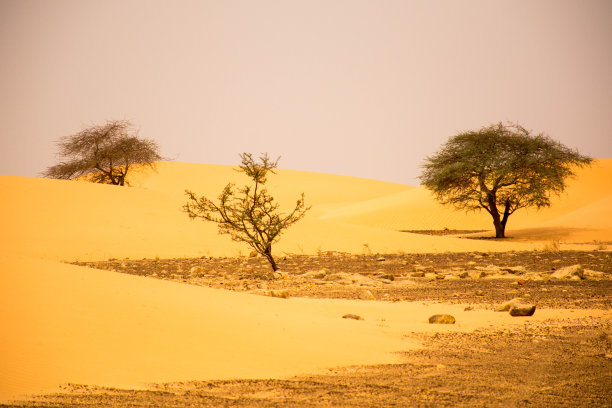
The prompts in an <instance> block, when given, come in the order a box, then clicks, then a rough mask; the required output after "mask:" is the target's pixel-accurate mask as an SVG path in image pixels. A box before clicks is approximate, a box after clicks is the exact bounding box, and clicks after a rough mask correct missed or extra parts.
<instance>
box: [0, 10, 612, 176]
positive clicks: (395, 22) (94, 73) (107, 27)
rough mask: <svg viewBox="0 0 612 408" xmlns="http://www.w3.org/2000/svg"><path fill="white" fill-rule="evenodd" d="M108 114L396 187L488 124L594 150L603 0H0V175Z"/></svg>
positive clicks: (609, 50)
mask: <svg viewBox="0 0 612 408" xmlns="http://www.w3.org/2000/svg"><path fill="white" fill-rule="evenodd" d="M114 119H127V120H130V121H132V122H133V123H134V125H135V126H136V127H137V128H138V129H139V135H140V136H141V137H144V138H149V139H153V140H155V141H156V142H157V143H158V144H159V146H160V152H161V154H162V155H163V156H165V157H167V158H169V159H172V160H176V161H181V162H193V163H212V164H230V165H237V164H239V157H238V155H239V154H240V153H242V152H251V153H255V154H257V153H261V152H268V153H269V154H270V155H271V156H273V157H277V156H281V159H280V162H279V167H281V168H286V169H293V170H305V171H316V172H323V173H332V174H341V175H349V176H356V177H365V178H371V179H377V180H384V181H391V182H397V183H403V184H410V185H418V184H419V181H418V175H419V174H420V171H421V167H420V166H421V165H422V164H423V160H424V159H425V158H426V157H427V156H428V155H431V154H433V153H435V152H436V151H437V150H438V149H439V148H440V147H441V145H442V144H443V143H444V142H445V141H446V140H447V139H448V138H449V137H451V136H453V135H455V134H457V133H459V132H461V131H465V130H477V129H479V128H481V127H482V126H486V125H488V124H491V123H497V122H499V121H502V122H506V121H512V122H519V123H520V124H522V125H523V126H525V127H526V128H528V129H531V130H533V131H534V132H535V133H540V132H544V133H546V134H548V135H549V136H551V137H552V138H554V139H556V140H559V141H560V142H562V143H563V144H566V145H567V146H570V147H572V148H576V149H578V150H579V151H580V152H581V153H583V154H588V155H591V156H593V157H612V1H609V0H583V1H579V0H573V1H566V0H529V1H527V0H523V1H516V0H513V1H496V0H482V1H480V0H462V1H441V0H438V1H436V0H427V1H411V0H403V1H394V0H380V1H371V0H367V1H366V0H304V1H292V0H258V1H250V0H243V1H237V0H223V1H221V0H218V1H207V0H200V1H188V0H177V1H156V0H142V1H140V0H53V1H51V0H47V1H45V0H0V174H4V175H17V176H31V177H37V176H39V175H40V173H41V172H42V171H44V170H45V169H46V168H47V167H48V166H51V165H53V164H56V163H57V162H58V160H59V157H58V156H57V147H56V145H55V142H56V141H57V140H58V139H59V138H61V137H62V136H67V135H71V134H74V133H77V132H78V131H80V130H81V129H83V128H86V127H88V126H91V125H94V124H101V123H104V122H105V121H107V120H114Z"/></svg>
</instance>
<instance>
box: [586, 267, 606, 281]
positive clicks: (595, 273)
mask: <svg viewBox="0 0 612 408" xmlns="http://www.w3.org/2000/svg"><path fill="white" fill-rule="evenodd" d="M584 276H586V277H589V278H595V279H602V278H604V277H605V276H606V274H605V273H603V272H598V271H592V270H590V269H585V270H584Z"/></svg>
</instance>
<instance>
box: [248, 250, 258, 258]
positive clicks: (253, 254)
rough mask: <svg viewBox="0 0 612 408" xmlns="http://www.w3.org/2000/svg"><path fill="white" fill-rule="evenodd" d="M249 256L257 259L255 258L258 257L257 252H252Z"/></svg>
mask: <svg viewBox="0 0 612 408" xmlns="http://www.w3.org/2000/svg"><path fill="white" fill-rule="evenodd" d="M249 256H250V257H251V258H255V257H256V256H257V251H252V252H251V253H250V254H249Z"/></svg>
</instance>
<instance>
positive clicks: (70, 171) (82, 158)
mask: <svg viewBox="0 0 612 408" xmlns="http://www.w3.org/2000/svg"><path fill="white" fill-rule="evenodd" d="M57 144H58V146H59V155H60V157H61V161H60V163H59V164H57V165H55V166H51V167H49V168H47V170H46V171H45V172H44V173H43V176H44V177H49V178H58V179H66V180H68V179H74V178H77V177H82V176H86V175H88V176H89V180H91V181H93V182H95V183H105V184H114V185H119V186H123V185H125V183H126V176H127V174H128V171H129V170H130V169H131V168H132V167H133V166H134V165H145V166H150V167H153V166H154V163H155V161H158V160H161V159H162V157H161V156H160V155H159V153H158V150H159V147H158V146H157V144H156V143H155V142H154V141H152V140H149V139H141V138H139V137H138V135H137V132H136V131H135V130H134V126H133V125H132V124H131V123H130V122H129V121H126V120H114V121H108V122H106V123H105V124H104V125H97V126H92V127H89V128H87V129H84V130H82V131H80V132H78V133H76V134H74V135H71V136H65V137H63V138H61V139H60V140H59V141H58V143H57Z"/></svg>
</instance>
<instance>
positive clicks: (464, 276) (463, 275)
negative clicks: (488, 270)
mask: <svg viewBox="0 0 612 408" xmlns="http://www.w3.org/2000/svg"><path fill="white" fill-rule="evenodd" d="M468 276H470V275H469V274H468V272H467V271H463V272H461V273H460V274H459V277H460V278H461V279H465V278H467V277H468Z"/></svg>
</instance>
